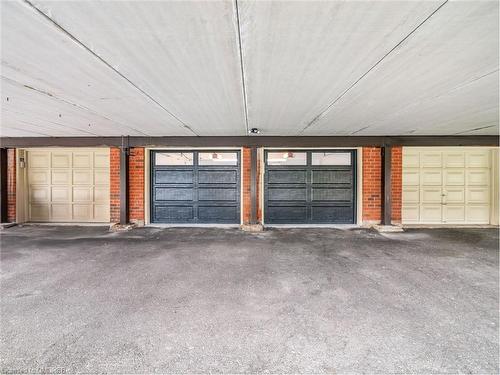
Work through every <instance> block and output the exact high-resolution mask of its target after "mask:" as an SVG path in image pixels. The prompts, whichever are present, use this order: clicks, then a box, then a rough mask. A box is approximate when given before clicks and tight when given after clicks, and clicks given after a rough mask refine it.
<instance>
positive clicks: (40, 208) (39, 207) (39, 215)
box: [30, 204, 50, 221]
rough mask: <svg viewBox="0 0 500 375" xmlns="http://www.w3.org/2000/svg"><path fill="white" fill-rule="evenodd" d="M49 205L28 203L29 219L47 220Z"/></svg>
mask: <svg viewBox="0 0 500 375" xmlns="http://www.w3.org/2000/svg"><path fill="white" fill-rule="evenodd" d="M49 219H50V216H49V205H48V204H31V205H30V220H32V221H49Z"/></svg>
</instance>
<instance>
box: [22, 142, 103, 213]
mask: <svg viewBox="0 0 500 375" xmlns="http://www.w3.org/2000/svg"><path fill="white" fill-rule="evenodd" d="M27 183H28V197H29V202H28V215H29V221H38V222H109V149H70V150H66V149H64V150H62V149H58V150H55V149H54V150H29V151H27Z"/></svg>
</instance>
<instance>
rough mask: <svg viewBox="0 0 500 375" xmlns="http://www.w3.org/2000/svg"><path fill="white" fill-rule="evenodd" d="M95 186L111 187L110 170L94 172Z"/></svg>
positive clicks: (96, 170)
mask: <svg viewBox="0 0 500 375" xmlns="http://www.w3.org/2000/svg"><path fill="white" fill-rule="evenodd" d="M94 184H95V185H109V170H105V169H95V170H94Z"/></svg>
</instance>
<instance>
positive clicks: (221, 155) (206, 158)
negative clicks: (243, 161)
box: [198, 152, 238, 165]
mask: <svg viewBox="0 0 500 375" xmlns="http://www.w3.org/2000/svg"><path fill="white" fill-rule="evenodd" d="M198 163H199V165H238V154H237V153H236V152H200V153H199V162H198Z"/></svg>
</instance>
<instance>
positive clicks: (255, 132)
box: [248, 128, 260, 134]
mask: <svg viewBox="0 0 500 375" xmlns="http://www.w3.org/2000/svg"><path fill="white" fill-rule="evenodd" d="M248 133H249V134H260V130H259V129H257V128H252V129H250V130H249V131H248Z"/></svg>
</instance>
